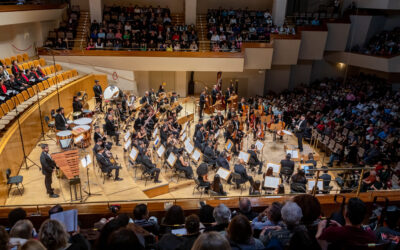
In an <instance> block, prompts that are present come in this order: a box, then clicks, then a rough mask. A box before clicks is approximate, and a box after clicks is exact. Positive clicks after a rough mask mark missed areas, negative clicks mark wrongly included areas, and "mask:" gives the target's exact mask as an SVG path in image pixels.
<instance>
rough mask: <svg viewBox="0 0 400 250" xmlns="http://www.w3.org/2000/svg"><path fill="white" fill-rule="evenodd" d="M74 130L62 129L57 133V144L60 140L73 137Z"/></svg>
mask: <svg viewBox="0 0 400 250" xmlns="http://www.w3.org/2000/svg"><path fill="white" fill-rule="evenodd" d="M71 138H72V132H71V131H69V130H64V131H60V132H58V133H57V134H56V139H57V144H60V140H64V139H71Z"/></svg>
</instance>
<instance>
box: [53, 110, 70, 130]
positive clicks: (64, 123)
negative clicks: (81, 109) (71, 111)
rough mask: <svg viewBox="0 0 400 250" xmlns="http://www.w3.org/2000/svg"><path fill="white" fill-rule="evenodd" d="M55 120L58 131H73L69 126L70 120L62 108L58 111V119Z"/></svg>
mask: <svg viewBox="0 0 400 250" xmlns="http://www.w3.org/2000/svg"><path fill="white" fill-rule="evenodd" d="M54 120H55V122H54V123H55V126H56V129H57V130H67V129H69V130H70V129H71V128H70V127H69V125H68V120H67V119H66V118H65V116H64V108H63V107H60V108H58V109H57V114H56V117H55V118H54Z"/></svg>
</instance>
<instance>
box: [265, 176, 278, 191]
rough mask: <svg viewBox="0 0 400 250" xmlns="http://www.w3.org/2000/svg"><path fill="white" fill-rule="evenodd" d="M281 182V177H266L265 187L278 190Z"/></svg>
mask: <svg viewBox="0 0 400 250" xmlns="http://www.w3.org/2000/svg"><path fill="white" fill-rule="evenodd" d="M280 180H281V179H280V178H279V177H271V176H265V180H264V187H267V188H278V186H279V184H280Z"/></svg>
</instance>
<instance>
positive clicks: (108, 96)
mask: <svg viewBox="0 0 400 250" xmlns="http://www.w3.org/2000/svg"><path fill="white" fill-rule="evenodd" d="M118 95H119V88H118V87H115V86H108V87H107V88H106V89H105V90H104V93H103V97H104V100H115V99H116V98H117V97H118Z"/></svg>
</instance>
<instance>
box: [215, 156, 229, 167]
mask: <svg viewBox="0 0 400 250" xmlns="http://www.w3.org/2000/svg"><path fill="white" fill-rule="evenodd" d="M217 166H218V167H222V168H225V169H227V170H230V168H229V162H228V160H227V159H225V158H224V157H221V156H220V157H218V158H217Z"/></svg>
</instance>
